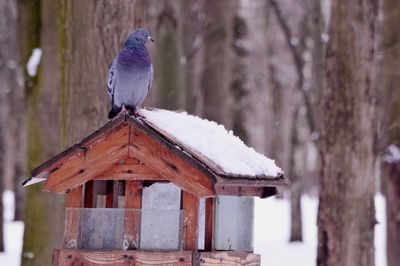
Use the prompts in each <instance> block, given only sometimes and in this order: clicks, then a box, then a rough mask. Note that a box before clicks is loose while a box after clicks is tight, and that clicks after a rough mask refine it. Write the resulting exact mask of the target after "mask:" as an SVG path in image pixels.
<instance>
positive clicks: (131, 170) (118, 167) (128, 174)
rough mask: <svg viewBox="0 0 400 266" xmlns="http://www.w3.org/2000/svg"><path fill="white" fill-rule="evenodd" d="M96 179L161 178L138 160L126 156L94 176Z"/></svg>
mask: <svg viewBox="0 0 400 266" xmlns="http://www.w3.org/2000/svg"><path fill="white" fill-rule="evenodd" d="M94 179H96V180H162V179H164V178H163V177H162V176H161V175H160V174H158V173H157V172H156V171H154V170H153V169H151V168H150V167H148V166H147V165H145V164H144V163H141V162H139V161H138V160H137V159H134V158H130V157H126V158H124V159H123V160H120V161H118V162H116V163H115V164H114V165H113V166H112V167H110V168H109V169H107V170H106V171H104V172H103V173H100V174H98V175H97V176H95V177H94Z"/></svg>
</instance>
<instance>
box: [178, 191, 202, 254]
mask: <svg viewBox="0 0 400 266" xmlns="http://www.w3.org/2000/svg"><path fill="white" fill-rule="evenodd" d="M181 209H182V210H184V221H183V223H184V224H183V230H184V233H183V235H184V239H185V242H184V243H185V250H197V242H198V241H197V240H198V231H199V230H198V220H199V218H198V212H199V198H197V197H196V196H194V195H193V194H191V193H189V192H186V191H184V190H182V196H181Z"/></svg>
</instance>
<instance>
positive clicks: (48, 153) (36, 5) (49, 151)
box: [18, 0, 64, 265]
mask: <svg viewBox="0 0 400 266" xmlns="http://www.w3.org/2000/svg"><path fill="white" fill-rule="evenodd" d="M56 8H57V4H56V2H55V1H52V0H43V1H19V2H18V14H19V29H18V30H19V40H20V44H21V47H20V48H21V50H20V52H21V55H22V67H24V68H25V66H26V63H27V61H28V59H29V57H30V55H31V53H32V50H33V48H37V47H41V48H42V52H43V54H42V60H41V64H40V66H39V69H38V72H37V74H36V76H34V77H31V76H29V75H28V73H26V71H25V91H26V92H27V95H26V113H25V115H26V121H27V127H26V129H27V145H28V146H27V169H28V170H29V171H30V170H31V169H33V168H34V167H37V166H38V165H39V164H40V163H42V162H43V161H45V160H47V159H49V158H50V157H52V156H54V155H55V154H56V153H57V152H59V151H60V120H59V114H60V112H59V101H58V99H59V90H57V88H59V69H58V61H57V58H58V57H57V49H58V48H57V43H56V42H57V34H56V23H55V20H54V19H55V17H54V14H56ZM25 191H26V198H27V199H28V200H27V201H26V205H25V210H24V221H25V232H24V243H23V254H22V261H21V262H22V265H50V264H51V254H52V248H53V247H55V246H59V245H60V243H62V236H63V224H64V204H63V199H62V198H61V197H59V196H57V195H54V194H50V193H44V192H42V186H40V185H35V186H31V187H28V188H26V190H25Z"/></svg>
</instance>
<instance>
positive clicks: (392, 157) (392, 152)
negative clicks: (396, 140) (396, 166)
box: [383, 144, 400, 163]
mask: <svg viewBox="0 0 400 266" xmlns="http://www.w3.org/2000/svg"><path fill="white" fill-rule="evenodd" d="M383 160H384V161H385V162H388V163H394V162H399V161H400V148H399V147H397V146H396V145H394V144H391V145H390V146H389V148H388V154H386V155H384V156H383Z"/></svg>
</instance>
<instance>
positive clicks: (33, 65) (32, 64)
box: [26, 48, 42, 77]
mask: <svg viewBox="0 0 400 266" xmlns="http://www.w3.org/2000/svg"><path fill="white" fill-rule="evenodd" d="M41 58H42V49H40V48H35V49H33V50H32V54H31V56H30V57H29V60H28V63H27V64H26V70H27V71H28V74H29V75H30V76H31V77H34V76H36V73H37V68H38V66H39V63H40V59H41Z"/></svg>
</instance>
